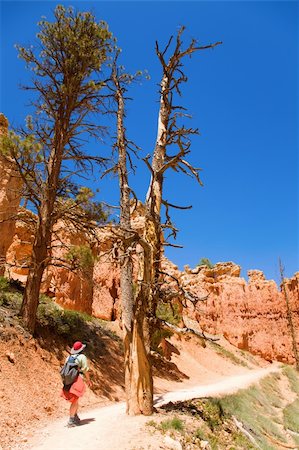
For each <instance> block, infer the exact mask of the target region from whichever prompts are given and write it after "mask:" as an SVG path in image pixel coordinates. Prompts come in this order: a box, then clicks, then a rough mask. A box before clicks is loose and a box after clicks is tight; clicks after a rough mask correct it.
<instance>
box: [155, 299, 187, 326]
mask: <svg viewBox="0 0 299 450" xmlns="http://www.w3.org/2000/svg"><path fill="white" fill-rule="evenodd" d="M156 315H157V317H158V318H159V319H161V320H165V322H169V323H171V324H172V325H178V324H179V323H180V321H181V320H182V314H181V312H180V307H179V305H178V304H177V303H175V304H171V303H163V302H159V303H158V306H157V311H156Z"/></svg>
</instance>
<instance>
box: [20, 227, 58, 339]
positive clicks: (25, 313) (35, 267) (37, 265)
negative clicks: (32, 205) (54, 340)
mask: <svg viewBox="0 0 299 450" xmlns="http://www.w3.org/2000/svg"><path fill="white" fill-rule="evenodd" d="M49 236H51V234H50V232H49V230H45V227H43V224H40V225H39V227H38V232H37V234H36V239H35V241H34V244H33V249H32V257H31V267H30V270H29V274H28V277H27V282H26V287H25V292H24V297H23V302H22V306H21V310H20V314H21V316H22V318H23V321H24V323H25V326H26V327H27V328H28V330H29V331H30V332H31V333H34V330H35V323H36V313H37V308H38V304H39V294H40V286H41V282H42V277H43V273H44V270H45V268H46V265H47V258H48V245H49V242H48V241H49V240H50V238H49Z"/></svg>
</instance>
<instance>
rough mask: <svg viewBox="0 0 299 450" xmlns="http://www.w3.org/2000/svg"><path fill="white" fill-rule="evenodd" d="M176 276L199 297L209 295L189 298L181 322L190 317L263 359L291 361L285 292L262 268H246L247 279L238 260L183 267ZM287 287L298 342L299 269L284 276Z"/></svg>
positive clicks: (204, 329)
mask: <svg viewBox="0 0 299 450" xmlns="http://www.w3.org/2000/svg"><path fill="white" fill-rule="evenodd" d="M180 279H181V283H182V285H183V286H185V287H186V289H188V290H190V291H191V292H193V293H194V294H195V295H197V296H198V297H202V298H203V297H206V296H207V299H206V301H203V302H198V303H197V305H196V306H195V307H194V305H193V303H192V302H190V301H187V303H188V305H187V308H184V310H183V314H184V316H185V318H184V319H185V323H188V320H189V321H190V320H191V323H192V324H193V326H194V324H198V326H199V327H200V329H201V330H203V331H206V332H208V333H211V334H215V335H217V334H223V335H224V336H225V337H226V339H227V340H228V341H229V342H231V343H232V344H233V345H235V346H237V347H239V348H240V349H244V350H249V351H250V352H251V353H254V354H258V355H261V356H262V357H263V358H265V359H267V360H274V359H275V360H279V361H282V362H294V358H293V351H292V340H291V334H290V329H289V326H288V320H287V309H286V300H285V296H284V294H283V293H282V292H281V290H278V288H277V285H276V283H275V282H274V281H269V280H266V279H265V277H264V274H263V273H262V272H261V271H259V270H250V271H249V272H248V282H246V281H245V280H244V279H243V278H241V277H240V266H237V265H236V264H233V263H218V264H216V265H215V267H214V268H213V269H208V268H207V267H204V266H201V267H199V268H197V269H195V270H193V271H192V270H190V269H188V268H186V269H185V271H184V272H182V273H181V274H180ZM285 287H286V292H287V296H288V298H289V302H290V308H291V311H292V317H293V321H294V325H295V329H296V330H298V332H297V346H298V348H299V272H297V273H296V274H295V275H294V277H292V278H291V279H286V280H285ZM189 323H190V322H189Z"/></svg>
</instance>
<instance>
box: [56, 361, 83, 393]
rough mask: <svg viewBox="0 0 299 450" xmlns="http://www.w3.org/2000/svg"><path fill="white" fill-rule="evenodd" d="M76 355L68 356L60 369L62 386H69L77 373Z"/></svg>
mask: <svg viewBox="0 0 299 450" xmlns="http://www.w3.org/2000/svg"><path fill="white" fill-rule="evenodd" d="M76 358H77V357H76V356H69V358H68V359H67V360H66V362H65V364H64V366H63V367H62V368H61V369H60V375H61V378H62V382H63V384H64V386H67V387H71V385H72V384H73V383H74V382H75V381H76V380H77V378H78V375H79V367H78V361H77V360H76Z"/></svg>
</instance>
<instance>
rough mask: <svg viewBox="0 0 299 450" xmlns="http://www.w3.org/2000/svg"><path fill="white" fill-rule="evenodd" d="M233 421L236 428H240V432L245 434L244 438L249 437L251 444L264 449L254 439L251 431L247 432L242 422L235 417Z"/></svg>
mask: <svg viewBox="0 0 299 450" xmlns="http://www.w3.org/2000/svg"><path fill="white" fill-rule="evenodd" d="M233 421H234V424H235V425H236V427H237V428H238V430H240V431H241V433H242V434H244V436H246V437H247V439H249V440H250V442H252V443H253V445H255V446H256V447H257V448H259V449H262V447H260V446H259V445H258V443H257V441H256V439H254V437H253V436H252V435H251V434H250V433H249V431H247V430H246V429H245V428H244V426H243V425H242V423H241V422H239V421H238V420H237V419H236V418H235V417H234V416H233Z"/></svg>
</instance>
